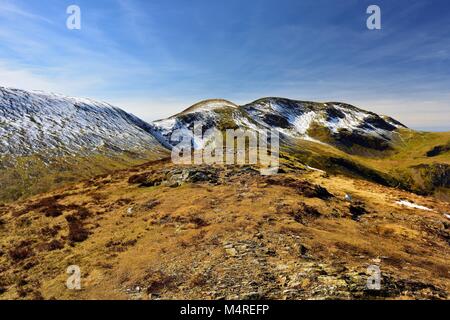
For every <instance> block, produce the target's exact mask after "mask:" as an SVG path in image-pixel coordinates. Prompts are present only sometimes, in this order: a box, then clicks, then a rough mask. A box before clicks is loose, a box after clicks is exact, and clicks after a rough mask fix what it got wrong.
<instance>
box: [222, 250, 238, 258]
mask: <svg viewBox="0 0 450 320" xmlns="http://www.w3.org/2000/svg"><path fill="white" fill-rule="evenodd" d="M225 251H226V252H227V254H228V255H229V256H232V257H235V256H236V255H237V251H236V249H234V248H228V249H225Z"/></svg>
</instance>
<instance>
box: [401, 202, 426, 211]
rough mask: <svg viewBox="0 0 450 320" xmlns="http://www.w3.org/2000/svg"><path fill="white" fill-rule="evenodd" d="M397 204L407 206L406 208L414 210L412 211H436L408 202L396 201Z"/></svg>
mask: <svg viewBox="0 0 450 320" xmlns="http://www.w3.org/2000/svg"><path fill="white" fill-rule="evenodd" d="M395 203H396V204H399V205H402V206H405V207H408V208H412V209H420V210H425V211H434V210H432V209H430V208H427V207H424V206H421V205H418V204H415V203H412V202H409V201H407V200H399V201H396V202H395Z"/></svg>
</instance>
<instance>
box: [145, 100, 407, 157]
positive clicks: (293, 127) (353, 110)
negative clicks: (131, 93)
mask: <svg viewBox="0 0 450 320" xmlns="http://www.w3.org/2000/svg"><path fill="white" fill-rule="evenodd" d="M194 122H199V123H202V124H203V127H204V129H208V128H210V127H213V126H215V127H218V128H219V129H227V128H237V127H240V128H249V129H254V130H260V129H268V128H273V129H276V130H278V131H279V132H281V133H282V134H283V135H284V136H285V137H292V138H301V139H306V140H315V141H321V142H323V143H332V144H340V145H342V146H343V147H344V146H347V147H348V146H352V145H353V144H357V145H360V146H362V147H368V148H372V149H379V150H382V149H383V148H386V147H387V146H388V145H389V143H391V142H392V141H393V139H394V136H395V133H396V130H397V129H398V128H405V126H404V125H403V124H401V123H400V122H398V121H396V120H394V119H392V118H390V117H386V116H379V115H377V114H375V113H372V112H369V111H365V110H362V109H359V108H357V107H354V106H351V105H348V104H344V103H337V102H328V103H316V102H305V101H295V100H289V99H284V98H263V99H259V100H256V101H254V102H252V103H249V104H246V105H243V106H239V107H238V106H236V105H235V104H233V103H231V102H229V101H226V100H206V101H203V102H200V103H198V104H196V105H194V106H192V107H190V108H188V109H186V110H185V111H184V112H181V113H179V114H177V115H176V116H173V117H170V118H168V119H164V120H159V121H155V122H154V123H153V124H154V125H155V126H156V128H157V129H158V130H159V131H160V132H161V134H162V135H163V136H164V137H165V138H166V139H170V135H171V133H172V132H173V131H174V130H175V129H180V128H188V129H192V127H193V124H194ZM318 131H320V134H318Z"/></svg>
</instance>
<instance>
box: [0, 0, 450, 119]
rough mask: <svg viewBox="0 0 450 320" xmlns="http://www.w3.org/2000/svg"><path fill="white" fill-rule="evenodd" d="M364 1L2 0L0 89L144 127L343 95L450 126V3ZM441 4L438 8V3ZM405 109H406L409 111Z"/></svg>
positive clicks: (376, 108)
mask: <svg viewBox="0 0 450 320" xmlns="http://www.w3.org/2000/svg"><path fill="white" fill-rule="evenodd" d="M369 2H370V1H339V2H336V1H332V0H316V1H294V0H278V1H272V0H265V1H261V2H260V3H259V4H258V6H255V5H254V4H252V3H251V2H244V3H243V2H242V1H238V0H229V1H227V2H214V1H206V0H204V1H203V0H195V1H192V2H186V1H182V0H174V1H171V2H170V3H168V2H165V1H151V2H150V1H143V0H115V1H112V2H111V1H106V0H99V1H96V2H92V1H87V0H78V1H77V4H78V5H79V6H80V7H81V10H82V30H80V31H70V30H67V29H66V28H65V19H66V17H67V14H66V12H65V9H66V8H65V7H64V5H62V4H61V2H60V1H56V0H42V1H39V2H29V1H23V0H14V1H12V0H0V18H1V19H0V84H1V85H6V86H17V87H22V88H26V89H43V90H51V91H58V92H61V93H66V94H70V95H79V96H91V97H92V98H97V99H101V100H108V101H112V102H116V103H118V104H120V105H121V106H122V107H124V108H127V107H128V108H129V109H130V110H131V111H133V112H134V113H135V114H137V115H139V116H142V117H144V118H146V119H147V120H151V119H156V118H161V117H163V116H169V115H170V114H173V113H175V112H177V111H180V110H181V109H182V108H184V107H187V106H188V105H189V104H190V103H194V102H196V100H200V99H205V98H214V97H219V98H227V99H230V100H234V101H235V102H237V103H246V102H249V101H251V100H253V99H257V98H259V97H261V96H271V95H277V96H286V97H290V98H296V99H304V100H321V101H329V100H339V101H347V102H350V103H353V104H361V106H362V107H366V108H368V109H371V110H373V111H375V112H380V113H387V114H389V115H393V116H396V117H397V118H399V120H400V121H404V122H405V123H406V124H407V125H410V126H432V125H436V126H441V127H442V126H448V123H450V121H449V120H450V119H449V117H448V110H450V105H449V104H448V101H449V96H448V88H449V87H450V74H449V73H448V72H447V71H446V70H448V69H449V68H450V56H449V53H450V26H449V25H448V23H447V21H448V19H450V11H449V10H444V9H445V8H449V7H450V5H449V4H448V3H447V2H445V1H441V0H435V1H434V2H433V4H430V3H429V2H428V1H425V0H423V1H422V0H421V1H417V2H415V3H410V1H406V0H399V1H396V2H392V1H386V0H379V5H380V6H381V7H382V15H383V29H382V31H380V32H371V31H368V30H367V29H366V28H365V19H366V13H365V9H366V7H365V6H366V3H367V5H368V4H370V3H369ZM439 5H440V6H444V7H445V8H439ZM411 110H413V111H412V112H411Z"/></svg>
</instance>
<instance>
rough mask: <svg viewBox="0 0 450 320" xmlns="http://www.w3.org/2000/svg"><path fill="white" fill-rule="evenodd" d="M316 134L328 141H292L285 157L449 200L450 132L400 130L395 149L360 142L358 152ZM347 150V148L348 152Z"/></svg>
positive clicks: (328, 170)
mask: <svg viewBox="0 0 450 320" xmlns="http://www.w3.org/2000/svg"><path fill="white" fill-rule="evenodd" d="M315 136H316V137H317V138H319V139H321V140H322V141H323V142H326V143H329V144H320V143H314V142H310V141H305V140H295V141H290V142H289V143H288V145H287V147H286V148H285V149H284V150H285V153H284V157H285V160H287V161H288V162H290V163H292V162H295V161H298V160H300V161H301V162H303V163H306V164H308V165H310V166H315V167H317V168H320V169H323V170H326V171H327V172H329V173H339V174H347V175H350V176H353V177H360V178H365V179H368V180H371V181H374V182H377V183H381V184H384V185H388V186H393V187H400V188H403V189H406V190H410V191H413V192H417V193H420V194H435V195H436V196H439V197H440V198H441V199H445V200H447V201H450V192H449V190H450V178H449V177H450V151H449V150H450V149H446V146H448V144H449V143H450V132H443V133H438V132H417V131H412V130H407V129H401V130H399V133H398V137H397V138H396V139H395V144H393V147H392V149H390V150H385V151H380V150H373V149H371V148H366V149H363V148H361V147H360V146H357V148H358V149H359V150H358V152H355V153H352V152H350V151H348V149H342V148H339V147H337V146H332V145H330V144H332V143H333V141H330V140H329V138H327V137H328V136H327V135H326V133H324V134H323V135H320V131H319V129H318V128H317V129H316V135H315ZM346 151H347V152H346Z"/></svg>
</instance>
